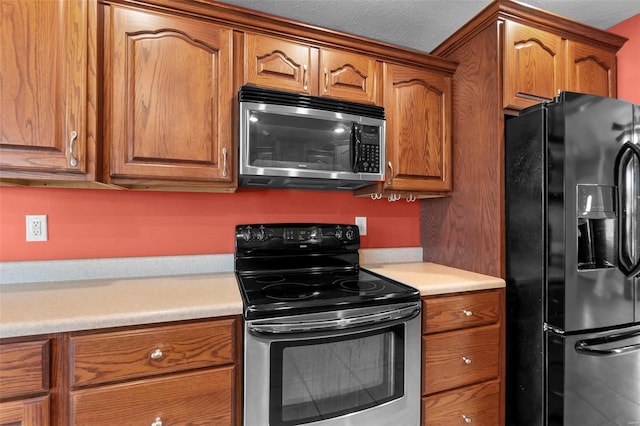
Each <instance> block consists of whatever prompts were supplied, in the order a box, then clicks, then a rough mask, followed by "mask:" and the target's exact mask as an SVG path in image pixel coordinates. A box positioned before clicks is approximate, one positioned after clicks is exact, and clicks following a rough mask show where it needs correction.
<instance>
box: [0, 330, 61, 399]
mask: <svg viewBox="0 0 640 426" xmlns="http://www.w3.org/2000/svg"><path fill="white" fill-rule="evenodd" d="M48 389H49V341H48V340H38V341H35V342H24V343H8V344H4V345H0V399H5V398H12V397H16V396H24V395H30V394H37V393H42V392H46V391H47V390H48Z"/></svg>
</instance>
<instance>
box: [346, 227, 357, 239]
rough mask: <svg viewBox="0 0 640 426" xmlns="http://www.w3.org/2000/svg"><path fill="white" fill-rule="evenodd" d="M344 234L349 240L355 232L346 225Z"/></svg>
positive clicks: (354, 235)
mask: <svg viewBox="0 0 640 426" xmlns="http://www.w3.org/2000/svg"><path fill="white" fill-rule="evenodd" d="M345 236H346V237H347V240H349V241H351V240H353V239H354V238H355V237H356V233H355V232H354V231H353V228H351V227H350V226H348V227H347V232H345Z"/></svg>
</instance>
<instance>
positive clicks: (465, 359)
mask: <svg viewBox="0 0 640 426" xmlns="http://www.w3.org/2000/svg"><path fill="white" fill-rule="evenodd" d="M462 361H464V363H465V364H467V365H469V364H471V363H472V362H473V361H471V359H470V358H467V357H466V356H463V357H462Z"/></svg>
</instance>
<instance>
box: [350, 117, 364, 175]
mask: <svg viewBox="0 0 640 426" xmlns="http://www.w3.org/2000/svg"><path fill="white" fill-rule="evenodd" d="M351 146H352V147H353V164H352V167H351V169H352V171H353V172H355V173H357V172H359V171H360V153H361V152H362V127H360V125H359V124H358V123H352V124H351Z"/></svg>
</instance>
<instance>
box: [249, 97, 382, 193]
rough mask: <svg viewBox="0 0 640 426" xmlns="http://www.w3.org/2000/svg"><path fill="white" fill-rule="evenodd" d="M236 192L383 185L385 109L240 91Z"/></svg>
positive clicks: (347, 188)
mask: <svg viewBox="0 0 640 426" xmlns="http://www.w3.org/2000/svg"><path fill="white" fill-rule="evenodd" d="M238 98H239V101H240V117H239V125H240V143H239V146H240V155H239V158H240V166H239V175H240V181H239V184H240V186H248V187H258V188H259V187H268V188H299V189H300V188H301V189H319V190H354V189H356V188H360V187H362V186H365V185H369V184H371V183H372V182H377V181H380V180H383V179H384V162H385V119H384V108H382V107H378V106H374V105H363V104H357V103H352V102H345V101H337V100H333V99H330V98H323V97H315V96H309V95H300V94H295V93H288V92H282V91H277V90H268V89H263V88H259V87H255V86H243V87H242V88H241V89H240V92H239V94H238Z"/></svg>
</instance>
